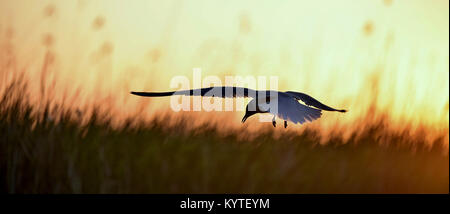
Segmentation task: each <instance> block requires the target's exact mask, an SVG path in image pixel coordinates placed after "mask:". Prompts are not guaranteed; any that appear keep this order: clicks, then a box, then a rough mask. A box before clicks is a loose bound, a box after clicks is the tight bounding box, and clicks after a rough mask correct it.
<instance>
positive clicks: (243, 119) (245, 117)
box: [242, 115, 247, 123]
mask: <svg viewBox="0 0 450 214" xmlns="http://www.w3.org/2000/svg"><path fill="white" fill-rule="evenodd" d="M246 120H247V115H245V116H244V117H243V118H242V123H244V122H245V121H246Z"/></svg>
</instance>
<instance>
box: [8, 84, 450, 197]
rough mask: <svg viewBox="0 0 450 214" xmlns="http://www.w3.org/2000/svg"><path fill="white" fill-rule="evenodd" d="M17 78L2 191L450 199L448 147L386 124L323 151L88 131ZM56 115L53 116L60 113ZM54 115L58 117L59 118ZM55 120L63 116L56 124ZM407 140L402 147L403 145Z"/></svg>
mask: <svg viewBox="0 0 450 214" xmlns="http://www.w3.org/2000/svg"><path fill="white" fill-rule="evenodd" d="M26 88H27V85H26V82H24V81H23V80H21V79H20V78H16V79H15V80H13V81H11V83H10V84H9V85H8V86H7V87H5V91H4V93H3V96H2V97H1V101H0V175H1V176H0V189H1V192H3V193H448V190H449V185H448V184H449V157H448V152H442V148H443V146H442V145H439V144H437V143H436V144H433V146H431V147H425V146H420V145H425V144H424V143H423V144H420V143H419V144H415V146H411V145H410V144H408V143H404V142H405V141H408V136H397V137H395V136H392V137H391V138H386V139H384V141H386V142H385V144H383V145H381V144H379V143H378V140H377V136H379V135H378V134H377V132H378V130H383V129H380V126H382V125H381V123H380V124H379V125H373V127H371V128H369V129H367V131H366V132H365V133H364V135H363V137H362V138H358V140H357V141H358V142H356V140H355V139H356V138H351V139H350V140H349V141H348V142H341V141H339V140H336V139H333V138H331V140H330V142H327V143H326V144H324V145H321V144H318V143H317V142H318V140H317V135H316V133H314V132H312V131H305V132H303V134H301V135H298V134H295V133H292V134H286V135H282V136H281V137H280V138H277V139H275V138H274V137H273V131H274V129H267V130H265V131H263V132H262V133H261V134H260V135H259V136H258V137H256V138H255V139H251V140H242V139H240V138H238V137H237V133H229V134H227V135H225V136H224V135H223V134H217V130H218V129H219V127H217V126H215V125H207V124H206V125H205V127H204V128H202V129H201V130H196V131H195V132H182V130H183V129H184V128H183V127H186V126H187V125H189V120H188V119H181V120H178V122H177V124H175V125H171V126H166V123H165V121H166V119H169V118H159V119H155V120H154V121H151V122H150V123H143V122H142V123H139V122H138V123H136V124H137V125H131V124H132V121H134V120H138V118H130V120H129V121H128V122H127V123H126V125H125V126H124V127H122V128H120V129H115V128H112V126H111V116H109V115H107V114H103V113H100V112H99V111H94V113H93V114H92V116H91V117H90V119H89V121H88V122H87V123H82V122H81V120H80V119H77V117H76V115H77V114H76V113H74V112H73V111H72V110H63V109H58V107H57V106H56V107H55V106H52V105H51V104H50V103H47V104H46V103H43V106H44V107H42V108H40V107H36V106H33V105H31V104H30V103H29V102H27V99H26V95H25V94H24V93H23V92H24V91H26ZM52 112H53V113H52ZM55 112H56V113H55ZM55 114H56V116H55ZM397 142H402V143H397Z"/></svg>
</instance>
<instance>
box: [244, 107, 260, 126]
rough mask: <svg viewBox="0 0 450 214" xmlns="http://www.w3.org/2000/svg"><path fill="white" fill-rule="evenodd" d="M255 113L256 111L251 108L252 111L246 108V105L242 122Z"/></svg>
mask: <svg viewBox="0 0 450 214" xmlns="http://www.w3.org/2000/svg"><path fill="white" fill-rule="evenodd" d="M256 113H257V112H256V111H255V110H253V111H250V110H248V105H247V107H245V115H244V117H243V118H242V123H244V122H245V121H246V120H247V118H249V117H250V116H252V115H254V114H256Z"/></svg>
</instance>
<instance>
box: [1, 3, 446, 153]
mask: <svg viewBox="0 0 450 214" xmlns="http://www.w3.org/2000/svg"><path fill="white" fill-rule="evenodd" d="M43 2H46V3H43ZM448 17H449V5H448V1H445V0H442V1H438V0H436V1H418V0H414V1H412V0H403V1H396V0H394V1H381V0H380V1H372V0H367V1H351V0H340V1H297V0H296V1H282V2H280V1H149V0H142V1H129V2H124V1H119V0H117V1H112V0H105V1H84V0H79V1H25V0H17V1H0V35H1V42H2V47H5V46H8V45H11V46H12V47H13V48H12V50H13V51H14V55H15V56H16V57H17V65H18V66H19V68H18V69H17V70H16V71H21V70H26V71H27V75H28V78H29V79H30V80H35V81H32V83H33V84H32V85H31V87H32V93H36V101H37V102H38V101H39V98H38V95H39V93H40V83H41V81H42V80H41V78H42V77H44V82H45V84H46V85H47V86H52V87H54V90H52V94H53V97H54V98H53V99H54V100H55V102H59V101H61V100H62V99H63V97H66V96H67V95H69V96H73V95H74V94H76V90H77V89H79V90H80V93H79V95H78V96H77V97H76V98H74V99H75V100H74V101H73V102H71V103H70V105H72V107H74V108H81V109H82V108H83V106H86V105H89V104H92V103H97V104H99V105H102V106H107V107H109V108H112V109H111V111H112V112H113V114H114V115H115V116H116V117H117V118H118V121H120V119H121V118H123V117H126V116H127V115H132V114H134V113H136V112H142V114H144V115H145V116H143V118H149V117H151V116H152V115H153V113H155V112H158V109H159V110H160V109H162V108H166V107H167V106H168V104H169V99H165V98H156V99H151V100H149V99H145V98H137V97H132V96H130V95H129V91H131V90H157V91H163V90H170V88H169V83H170V79H171V78H172V77H174V76H176V75H186V76H188V77H190V78H191V77H192V68H194V67H200V68H202V70H203V75H218V76H220V77H224V76H225V75H241V76H246V75H266V76H274V75H275V76H278V78H279V81H280V82H279V88H280V90H293V91H301V92H305V93H308V94H310V95H312V96H313V97H316V98H317V99H319V100H321V101H323V102H324V103H326V104H329V105H330V106H334V107H338V108H346V109H349V110H350V111H349V112H348V113H346V114H335V113H325V114H324V116H323V118H322V119H320V120H319V121H316V122H314V123H312V124H308V125H307V126H309V127H317V128H319V129H321V130H322V131H323V133H325V134H326V133H331V132H334V131H336V130H342V131H344V133H345V132H346V131H350V130H351V131H354V129H359V128H360V125H361V124H363V123H367V122H369V121H374V120H377V119H379V118H381V117H383V116H386V115H387V116H388V118H389V121H390V122H391V125H392V127H396V128H397V129H398V130H403V129H406V128H410V129H412V130H416V129H420V128H426V130H427V132H428V133H429V136H431V138H433V136H435V134H436V133H441V134H442V133H444V134H445V133H446V136H447V137H446V139H444V140H446V141H447V144H448V122H449V108H448V106H449V94H448V90H449V28H448V25H449V19H448ZM3 50H6V49H4V48H3ZM4 56H6V54H5V53H2V58H3V59H2V62H1V63H3V65H2V66H3V67H4V66H5V65H4V64H5V63H7V60H4V59H6V57H4ZM44 68H45V69H44ZM43 70H45V74H42V71H43ZM2 72H3V74H1V75H0V77H2V78H6V76H8V74H7V71H4V70H2ZM10 72H11V71H10ZM223 81H224V80H223ZM66 104H67V103H66ZM210 114H214V113H199V114H194V115H196V117H205V115H210ZM217 114H218V115H219V118H222V119H223V118H229V116H228V115H230V113H217ZM241 114H242V112H237V113H234V114H233V116H234V117H233V119H232V120H231V119H228V120H229V123H230V124H231V125H230V126H231V127H233V125H239V126H240V123H239V121H240V120H239V119H238V118H239V117H241ZM208 118H211V117H208ZM352 124H357V125H352ZM336 125H339V126H338V127H341V128H337V127H336ZM349 127H352V128H349ZM325 136H326V135H325Z"/></svg>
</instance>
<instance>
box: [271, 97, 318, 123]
mask: <svg viewBox="0 0 450 214" xmlns="http://www.w3.org/2000/svg"><path fill="white" fill-rule="evenodd" d="M277 110H278V112H276V111H273V109H272V111H271V112H270V113H272V114H275V115H276V116H277V117H279V118H281V119H283V120H289V121H291V122H293V123H300V124H303V123H305V122H308V121H310V122H311V121H313V120H316V119H318V118H320V116H321V115H322V112H321V110H320V109H316V108H311V107H308V106H305V105H303V104H301V103H299V102H298V101H297V100H295V99H294V98H292V97H290V96H287V95H279V96H278V109H277Z"/></svg>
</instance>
